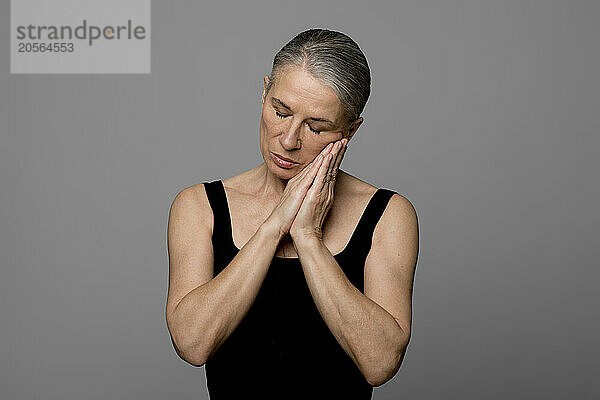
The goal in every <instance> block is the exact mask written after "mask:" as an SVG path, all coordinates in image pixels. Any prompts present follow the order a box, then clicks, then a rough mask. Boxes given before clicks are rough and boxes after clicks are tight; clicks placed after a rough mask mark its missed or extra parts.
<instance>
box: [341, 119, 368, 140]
mask: <svg viewBox="0 0 600 400" xmlns="http://www.w3.org/2000/svg"><path fill="white" fill-rule="evenodd" d="M363 121H364V119H363V117H359V118H358V119H357V120H356V121H354V122H353V123H352V124H351V125H350V127H348V129H347V130H346V133H347V136H344V137H345V138H346V139H348V140H350V139H352V136H354V134H355V133H356V131H357V130H358V127H359V126H360V125H361V124H362V123H363Z"/></svg>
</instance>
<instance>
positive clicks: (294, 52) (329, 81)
mask: <svg viewBox="0 0 600 400" xmlns="http://www.w3.org/2000/svg"><path fill="white" fill-rule="evenodd" d="M290 66H298V67H302V68H304V69H305V70H306V71H307V72H308V73H310V74H311V75H313V76H314V77H315V78H317V79H319V80H321V81H323V82H324V83H325V84H326V85H327V86H329V87H330V88H331V89H333V91H334V92H335V94H336V95H337V97H338V99H339V101H340V103H341V104H342V107H343V109H344V118H345V119H346V123H347V124H348V125H350V124H351V123H352V122H354V121H355V120H357V119H358V118H359V117H360V114H361V113H362V111H363V109H364V108H365V104H366V103H367V100H368V99H369V95H370V94H371V72H370V69H369V64H368V63H367V58H366V57H365V55H364V54H363V52H362V51H361V49H360V48H359V47H358V44H356V42H354V40H352V39H351V38H350V37H349V36H347V35H345V34H343V33H341V32H336V31H331V30H327V29H308V30H306V31H304V32H301V33H299V34H298V35H296V36H295V37H294V38H293V39H292V40H290V41H289V42H288V43H287V44H286V45H285V46H283V48H282V49H281V50H279V52H278V53H277V54H276V55H275V58H274V59H273V67H272V69H271V75H270V76H269V83H268V85H267V88H266V93H269V90H270V89H271V86H272V85H273V83H274V82H275V80H276V79H277V78H278V76H279V74H280V73H281V72H282V71H283V70H284V69H285V68H287V67H290ZM265 96H266V94H265ZM348 127H349V126H348Z"/></svg>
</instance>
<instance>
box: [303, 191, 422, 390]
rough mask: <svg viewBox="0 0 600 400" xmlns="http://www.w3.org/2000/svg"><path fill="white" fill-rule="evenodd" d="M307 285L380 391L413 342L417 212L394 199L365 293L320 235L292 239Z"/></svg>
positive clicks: (377, 238)
mask: <svg viewBox="0 0 600 400" xmlns="http://www.w3.org/2000/svg"><path fill="white" fill-rule="evenodd" d="M294 246H295V247H296V250H297V251H298V255H299V257H300V261H301V263H302V269H303V270H304V275H305V277H306V282H307V284H308V287H309V289H310V292H311V294H312V297H313V299H314V301H315V304H316V306H317V308H318V310H319V312H320V314H321V316H322V317H323V320H324V321H325V323H326V324H327V326H328V327H329V329H330V330H331V332H332V333H333V335H334V336H335V338H336V339H337V341H338V342H339V344H340V346H341V347H342V348H343V349H344V351H346V353H348V355H349V356H350V357H351V358H352V360H353V361H354V363H355V364H356V365H357V366H358V368H359V369H360V371H361V372H362V374H363V376H364V377H365V379H366V380H367V381H368V382H369V383H370V384H371V385H373V386H380V385H382V384H383V383H385V382H386V381H388V380H389V379H391V378H392V377H393V376H394V375H395V373H396V372H397V371H398V369H399V367H400V364H401V362H402V359H403V358H404V353H405V351H406V347H407V345H408V342H409V339H410V327H411V297H412V282H413V276H414V270H415V264H416V258H417V252H418V226H417V218H416V213H415V211H414V209H413V207H412V205H411V204H410V203H409V202H408V200H406V199H405V198H403V197H401V196H399V195H397V194H395V195H394V196H393V197H392V198H391V199H390V202H389V204H388V207H387V209H386V211H385V212H384V214H383V216H382V218H381V221H380V222H379V223H378V224H377V227H376V229H375V232H374V234H373V244H372V247H371V251H370V252H369V255H368V256H367V260H366V261H365V294H362V293H361V292H360V291H359V290H358V289H357V288H356V287H354V286H353V285H352V283H351V282H350V281H349V280H348V278H347V277H346V275H345V274H344V272H343V271H342V269H341V268H340V266H339V264H338V263H337V261H336V260H335V258H334V257H333V256H332V255H331V252H330V251H329V249H327V247H325V245H324V244H323V242H322V241H321V240H320V239H319V238H317V237H316V236H304V237H296V238H294Z"/></svg>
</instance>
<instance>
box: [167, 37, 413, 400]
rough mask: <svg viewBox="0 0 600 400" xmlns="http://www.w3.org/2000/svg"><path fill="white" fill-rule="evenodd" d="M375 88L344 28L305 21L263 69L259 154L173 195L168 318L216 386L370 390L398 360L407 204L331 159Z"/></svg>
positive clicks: (409, 277)
mask: <svg viewBox="0 0 600 400" xmlns="http://www.w3.org/2000/svg"><path fill="white" fill-rule="evenodd" d="M369 94H370V72H369V67H368V64H367V60H366V58H365V56H364V55H363V53H362V51H361V50H360V49H359V47H358V45H357V44H356V43H355V42H354V41H353V40H352V39H350V38H349V37H348V36H346V35H344V34H342V33H339V32H334V31H329V30H322V29H310V30H308V31H305V32H302V33H300V34H298V35H297V36H296V37H295V38H294V39H292V40H291V41H290V42H289V43H288V44H286V46H284V47H283V48H282V49H281V50H280V51H279V53H278V54H277V55H276V56H275V59H274V62H273V68H272V71H271V75H270V76H265V78H264V88H263V93H262V99H261V103H262V117H261V120H260V150H261V153H262V157H263V159H264V162H263V163H262V164H261V165H259V166H257V167H255V168H254V169H251V170H248V171H246V172H243V173H241V174H239V175H236V176H234V177H231V178H227V179H224V180H222V181H221V180H218V181H213V182H204V183H202V184H198V185H195V186H192V187H189V188H186V189H184V190H182V191H181V192H180V193H179V194H178V195H177V196H176V198H175V199H174V201H173V204H172V206H171V211H170V217H169V227H168V248H169V270H170V274H169V293H168V299H167V307H166V318H167V323H168V327H169V331H170V334H171V338H172V341H173V345H174V347H175V350H176V351H177V353H178V354H179V356H180V357H181V358H183V359H184V360H186V361H187V362H189V363H191V364H193V365H195V366H202V365H204V364H206V376H207V383H208V390H209V394H210V397H211V399H217V400H218V399H255V398H256V399H292V398H298V399H308V398H311V399H315V398H317V399H318V398H340V399H370V398H371V396H372V391H373V387H374V386H379V385H382V384H383V383H385V382H386V381H388V380H389V379H391V378H392V377H393V376H394V375H395V373H396V372H397V371H398V368H399V367H400V364H401V362H402V359H403V357H404V353H405V350H406V347H407V345H408V342H409V338H410V328H411V308H412V284H413V276H414V270H415V264H416V260H417V253H418V227H417V217H416V213H415V211H414V208H413V207H412V205H411V203H410V202H409V201H408V200H407V199H406V198H404V197H402V196H401V195H399V194H397V193H396V192H394V191H391V190H387V189H378V188H376V187H374V186H372V185H370V184H368V183H366V182H364V181H362V180H360V179H358V178H356V177H354V176H352V175H350V174H348V173H346V172H344V171H342V170H340V169H339V166H340V163H341V160H342V158H343V156H344V154H345V152H346V147H347V144H348V142H349V141H350V140H351V139H352V137H353V136H354V134H355V133H356V131H357V129H358V127H359V126H360V124H361V123H362V121H363V118H362V117H360V113H361V112H362V110H363V109H364V106H365V103H366V101H367V99H368V97H369Z"/></svg>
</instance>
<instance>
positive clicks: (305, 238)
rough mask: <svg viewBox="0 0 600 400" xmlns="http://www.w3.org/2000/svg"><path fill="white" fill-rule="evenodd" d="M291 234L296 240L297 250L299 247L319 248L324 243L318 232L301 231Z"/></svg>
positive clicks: (294, 240)
mask: <svg viewBox="0 0 600 400" xmlns="http://www.w3.org/2000/svg"><path fill="white" fill-rule="evenodd" d="M290 236H292V240H293V242H294V247H295V248H296V250H298V249H299V248H300V249H307V248H308V249H310V248H317V247H319V246H321V245H323V240H322V239H321V238H320V237H319V236H318V235H317V234H316V233H301V234H295V235H290Z"/></svg>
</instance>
